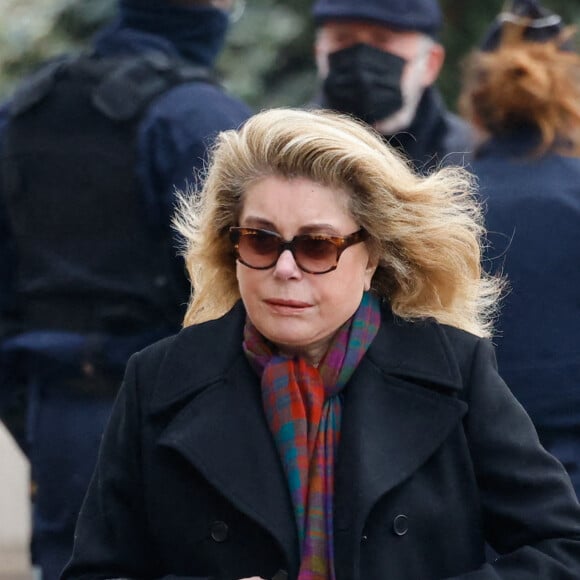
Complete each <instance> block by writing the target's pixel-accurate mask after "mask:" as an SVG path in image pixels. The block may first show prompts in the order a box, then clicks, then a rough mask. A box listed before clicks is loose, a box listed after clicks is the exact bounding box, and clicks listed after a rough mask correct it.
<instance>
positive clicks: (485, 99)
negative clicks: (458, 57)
mask: <svg viewBox="0 0 580 580" xmlns="http://www.w3.org/2000/svg"><path fill="white" fill-rule="evenodd" d="M528 23H529V21H527V20H526V19H520V22H519V23H516V22H506V23H504V25H503V28H502V33H501V39H500V44H499V46H498V48H497V49H495V50H493V51H492V52H484V51H475V52H473V53H471V54H470V55H469V56H468V57H467V59H466V60H465V62H464V63H463V67H464V77H463V85H462V90H461V94H460V96H459V107H458V108H459V111H460V113H461V114H462V115H463V116H464V117H465V118H466V119H467V120H468V121H470V122H471V123H473V124H474V125H475V126H476V127H480V128H481V129H483V130H484V131H485V132H486V133H488V134H491V135H499V134H501V133H504V132H509V131H512V130H513V129H517V128H519V127H521V126H531V127H536V128H537V129H538V130H539V132H540V134H541V142H540V144H539V145H538V147H537V148H536V151H535V153H536V154H537V155H542V154H543V153H545V152H546V151H547V150H549V149H553V150H555V151H558V152H559V153H562V154H566V155H573V156H577V155H580V55H578V54H577V53H575V52H573V51H571V50H562V46H563V45H565V44H571V38H572V36H573V35H574V33H575V29H574V28H573V27H568V28H565V29H564V30H562V31H561V32H560V34H559V35H558V36H557V37H555V38H553V39H551V40H549V41H546V42H530V41H526V40H525V37H524V34H525V30H526V26H527V24H528Z"/></svg>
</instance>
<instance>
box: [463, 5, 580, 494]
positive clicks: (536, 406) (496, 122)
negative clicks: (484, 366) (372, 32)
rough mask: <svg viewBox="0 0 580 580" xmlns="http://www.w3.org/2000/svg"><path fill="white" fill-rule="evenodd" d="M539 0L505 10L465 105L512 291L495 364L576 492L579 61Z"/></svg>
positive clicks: (474, 62)
mask: <svg viewBox="0 0 580 580" xmlns="http://www.w3.org/2000/svg"><path fill="white" fill-rule="evenodd" d="M573 34H574V30H573V29H572V28H571V27H566V26H564V25H563V23H562V19H561V18H560V17H559V16H558V15H557V14H554V13H551V12H549V11H547V10H546V9H544V8H543V7H541V6H540V5H539V4H538V3H537V2H535V1H532V0H526V1H521V0H520V1H516V2H514V3H513V5H512V6H511V8H510V9H509V10H507V11H505V12H502V13H501V14H500V15H499V16H498V18H497V19H496V21H495V22H494V24H493V25H492V26H491V28H490V29H489V32H488V34H487V36H486V38H485V40H484V42H483V44H482V47H481V49H480V50H478V51H476V52H474V53H473V54H472V55H471V56H470V57H469V59H468V61H467V67H466V70H465V77H464V85H463V89H462V93H461V96H460V110H461V111H462V113H463V115H464V116H465V117H467V118H468V119H469V120H470V121H471V122H472V123H473V125H474V126H475V127H476V128H477V129H478V131H479V133H480V135H481V144H480V146H479V147H478V150H477V152H476V156H475V160H474V162H473V164H472V168H473V171H474V173H475V174H476V176H477V177H478V179H479V184H480V192H481V196H482V198H483V201H484V202H485V204H486V205H487V213H486V226H487V228H488V230H489V234H488V241H489V246H488V248H487V260H488V261H487V263H486V267H487V268H490V269H491V270H492V271H494V272H502V273H503V274H505V275H506V276H507V278H508V281H509V285H510V287H511V290H510V292H509V294H508V296H507V297H506V299H505V302H504V305H503V310H502V314H501V316H500V318H499V321H498V325H497V328H498V332H497V336H496V338H495V341H496V343H497V358H498V363H499V369H500V372H501V373H502V376H504V377H505V379H506V382H507V383H508V385H510V387H511V389H512V390H513V392H514V393H515V395H516V396H517V398H518V399H519V400H520V402H521V403H522V404H523V405H524V407H525V408H526V409H527V411H528V412H529V413H530V415H531V417H532V419H533V420H534V422H535V424H536V427H537V429H538V432H539V435H540V438H541V441H542V443H543V444H544V446H546V447H547V448H548V450H549V451H551V452H552V453H553V454H555V455H556V456H557V457H558V458H559V459H560V460H561V461H562V462H563V463H564V465H565V466H566V467H567V469H568V471H569V473H570V475H571V477H572V480H573V483H574V485H575V488H576V492H577V493H580V388H579V385H580V290H579V288H580V267H579V265H580V55H579V54H578V53H577V52H575V51H574V45H573Z"/></svg>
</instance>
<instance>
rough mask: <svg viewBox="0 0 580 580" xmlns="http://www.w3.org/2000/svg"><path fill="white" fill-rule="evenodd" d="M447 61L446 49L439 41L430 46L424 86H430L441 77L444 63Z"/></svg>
mask: <svg viewBox="0 0 580 580" xmlns="http://www.w3.org/2000/svg"><path fill="white" fill-rule="evenodd" d="M444 62H445V49H444V48H443V46H442V45H441V44H439V43H437V42H434V43H433V44H432V45H431V47H430V48H429V53H428V54H427V66H426V67H425V74H424V76H423V86H425V87H430V86H431V85H432V84H433V83H434V82H435V81H436V80H437V78H438V77H439V73H440V72H441V68H442V67H443V63H444Z"/></svg>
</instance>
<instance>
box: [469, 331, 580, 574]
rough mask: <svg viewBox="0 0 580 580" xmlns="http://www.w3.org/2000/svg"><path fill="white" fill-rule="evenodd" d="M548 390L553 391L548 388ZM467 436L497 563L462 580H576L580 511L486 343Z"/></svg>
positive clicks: (475, 374)
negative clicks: (499, 372)
mask: <svg viewBox="0 0 580 580" xmlns="http://www.w3.org/2000/svg"><path fill="white" fill-rule="evenodd" d="M546 388H549V385H546ZM468 403H469V409H470V410H469V414H468V417H467V419H466V431H467V436H468V438H469V441H470V447H471V454H472V460H473V463H474V467H475V471H476V477H477V480H478V483H479V488H480V495H481V503H482V510H483V518H484V526H485V536H486V540H487V542H488V543H489V544H490V545H491V546H492V547H493V549H494V550H495V551H496V552H497V554H498V555H497V557H496V558H495V559H494V560H493V561H492V562H490V563H488V564H486V565H485V566H484V567H483V568H482V569H480V570H478V571H474V572H471V573H468V574H464V575H461V576H458V577H457V579H459V578H461V579H463V580H476V579H477V580H498V579H502V580H508V579H509V580H538V579H539V578H545V579H552V578H553V579H556V578H558V579H559V580H577V579H578V578H580V505H579V504H578V501H577V499H576V496H575V493H574V490H573V487H572V484H571V482H570V478H569V477H568V474H567V473H566V471H565V469H564V468H563V466H562V465H561V464H560V463H559V462H558V461H557V460H556V459H555V458H554V457H553V456H552V455H550V454H549V453H548V452H547V451H545V450H544V448H543V447H542V446H541V444H540V442H539V439H538V437H537V434H536V431H535V429H534V427H533V425H532V422H531V420H530V418H529V417H528V415H527V414H526V412H525V411H524V409H523V408H522V406H521V405H520V404H519V403H518V402H517V401H516V399H515V398H514V397H513V395H512V394H511V392H510V390H509V389H508V387H507V386H506V384H505V383H504V382H503V380H502V379H501V378H500V376H499V375H498V372H497V364H496V361H495V353H494V350H493V347H492V346H491V344H490V343H489V342H488V341H487V340H481V341H480V343H479V346H478V348H477V350H476V354H475V358H474V362H473V366H472V371H471V379H470V381H469V387H468Z"/></svg>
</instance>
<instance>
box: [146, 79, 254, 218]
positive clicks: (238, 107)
mask: <svg viewBox="0 0 580 580" xmlns="http://www.w3.org/2000/svg"><path fill="white" fill-rule="evenodd" d="M250 115H251V110H250V109H249V108H248V107H247V106H246V105H245V104H244V103H242V102H241V101H239V100H238V99H236V98H234V97H232V96H230V95H228V94H227V93H225V92H224V91H223V90H222V89H221V88H220V87H217V86H214V85H212V84H209V83H194V84H186V85H180V86H178V87H175V88H173V89H172V90H171V91H169V92H168V93H167V94H166V95H164V96H163V97H162V98H160V99H158V100H157V101H156V102H155V103H154V104H153V105H152V106H151V107H150V109H149V111H148V114H147V115H146V117H145V118H144V119H143V122H142V124H141V126H140V128H139V138H138V148H139V149H138V166H137V174H138V175H139V178H140V181H141V184H142V187H143V188H144V194H145V196H146V198H148V199H150V200H155V202H156V203H158V204H159V211H160V212H161V213H160V215H162V216H163V219H164V221H165V222H166V223H170V220H171V218H172V216H173V212H174V206H175V191H176V190H179V191H184V190H185V189H186V188H187V187H188V186H191V185H192V184H194V183H195V180H196V176H197V174H198V173H199V172H200V171H202V170H203V168H204V166H205V164H206V163H207V160H208V150H209V149H210V147H211V145H212V143H213V141H214V139H215V137H216V135H217V134H218V133H219V132H220V131H225V130H228V129H237V128H238V127H239V126H240V125H241V124H242V123H243V122H244V121H245V120H246V119H247V118H248V117H249V116H250Z"/></svg>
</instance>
